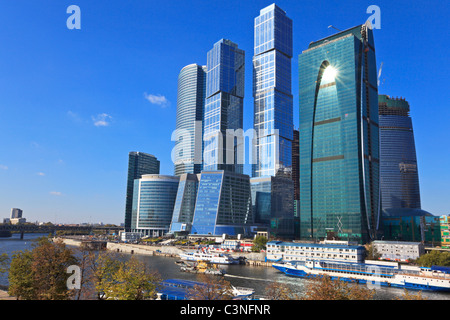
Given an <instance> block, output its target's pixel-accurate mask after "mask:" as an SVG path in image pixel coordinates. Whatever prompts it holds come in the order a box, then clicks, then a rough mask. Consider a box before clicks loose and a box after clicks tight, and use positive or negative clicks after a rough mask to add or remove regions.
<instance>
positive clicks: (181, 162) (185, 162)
mask: <svg viewBox="0 0 450 320" xmlns="http://www.w3.org/2000/svg"><path fill="white" fill-rule="evenodd" d="M205 94H206V66H199V65H197V64H190V65H188V66H186V67H184V68H183V69H181V71H180V74H179V76H178V92H177V118H176V130H175V133H174V134H175V136H174V137H173V140H175V147H174V150H173V161H174V164H175V175H176V176H179V175H182V174H184V173H200V172H201V170H202V155H203V137H202V135H203V133H202V131H203V112H204V105H205Z"/></svg>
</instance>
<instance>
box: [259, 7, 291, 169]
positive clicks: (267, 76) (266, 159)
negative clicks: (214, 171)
mask: <svg viewBox="0 0 450 320" xmlns="http://www.w3.org/2000/svg"><path fill="white" fill-rule="evenodd" d="M254 28H255V41H254V57H253V98H254V121H253V127H254V129H255V131H256V134H257V140H256V153H257V159H256V163H255V164H253V165H252V176H253V177H265V176H275V175H276V173H277V171H278V170H279V169H280V168H281V169H284V168H289V169H290V168H291V167H292V140H293V129H294V127H293V101H292V99H293V97H292V93H291V73H292V70H291V58H292V20H291V19H290V18H288V17H287V16H286V13H285V12H284V11H283V10H282V9H280V8H279V7H277V6H276V5H275V4H272V5H270V6H268V7H266V8H264V9H262V10H261V11H260V15H259V16H258V17H256V18H255V24H254Z"/></svg>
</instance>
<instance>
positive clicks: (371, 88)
mask: <svg viewBox="0 0 450 320" xmlns="http://www.w3.org/2000/svg"><path fill="white" fill-rule="evenodd" d="M376 74H377V73H376V61H375V49H374V41H373V35H372V30H371V29H370V28H369V27H368V26H366V25H361V26H357V27H354V28H351V29H348V30H345V31H342V32H340V33H338V34H335V35H333V36H330V37H327V38H325V39H322V40H319V41H316V42H313V43H311V44H310V45H309V48H308V49H307V50H305V51H304V52H303V53H302V54H300V55H299V108H300V110H299V115H300V126H299V150H300V238H301V239H307V240H311V239H320V238H324V237H325V236H326V231H327V230H330V229H331V230H333V231H334V232H335V233H336V234H338V235H339V236H340V237H341V238H344V239H348V240H353V241H359V242H360V243H366V242H367V241H369V240H370V239H375V238H376V236H377V233H378V230H379V223H380V220H379V219H380V203H379V202H380V195H379V159H380V157H379V128H378V92H377V91H378V89H377V75H376Z"/></svg>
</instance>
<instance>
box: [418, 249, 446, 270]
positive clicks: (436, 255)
mask: <svg viewBox="0 0 450 320" xmlns="http://www.w3.org/2000/svg"><path fill="white" fill-rule="evenodd" d="M416 263H417V264H418V265H420V266H422V267H428V268H429V267H431V266H442V267H450V252H440V251H437V250H432V251H431V252H429V253H427V254H424V255H422V256H420V257H419V258H418V259H417V260H416Z"/></svg>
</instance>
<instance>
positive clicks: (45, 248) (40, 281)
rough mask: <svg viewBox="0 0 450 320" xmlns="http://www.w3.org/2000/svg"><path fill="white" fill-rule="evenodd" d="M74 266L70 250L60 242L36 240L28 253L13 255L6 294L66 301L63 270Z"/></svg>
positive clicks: (65, 280) (67, 296)
mask: <svg viewBox="0 0 450 320" xmlns="http://www.w3.org/2000/svg"><path fill="white" fill-rule="evenodd" d="M76 263H77V259H76V258H75V256H74V254H73V252H72V250H70V249H68V248H66V246H65V244H64V243H63V242H62V241H61V240H57V241H51V240H50V239H48V238H46V237H43V238H40V239H39V240H38V241H37V243H35V244H33V249H32V250H26V251H24V252H22V251H19V252H18V253H16V254H14V255H13V259H12V260H11V265H10V272H9V283H10V286H9V290H8V293H9V294H10V295H11V296H16V297H17V298H18V299H24V300H25V299H26V300H29V299H32V300H65V299H69V298H70V297H71V294H72V292H71V291H70V290H68V288H67V279H68V278H69V276H70V275H69V274H68V273H67V268H68V267H69V266H70V265H75V264H76Z"/></svg>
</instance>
